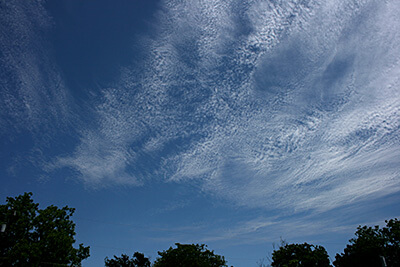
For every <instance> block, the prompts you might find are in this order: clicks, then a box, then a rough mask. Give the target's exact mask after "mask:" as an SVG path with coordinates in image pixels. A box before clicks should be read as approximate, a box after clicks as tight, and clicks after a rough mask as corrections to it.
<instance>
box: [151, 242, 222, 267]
mask: <svg viewBox="0 0 400 267" xmlns="http://www.w3.org/2000/svg"><path fill="white" fill-rule="evenodd" d="M175 245H176V246H177V247H176V248H172V247H170V248H169V249H168V250H166V251H162V252H158V255H160V258H158V259H157V260H156V261H155V263H154V267H223V266H227V265H226V261H225V258H224V257H223V256H220V255H215V254H214V251H210V250H208V249H207V247H206V246H205V245H199V244H196V245H194V244H191V245H188V244H179V243H176V244H175Z"/></svg>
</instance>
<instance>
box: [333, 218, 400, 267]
mask: <svg viewBox="0 0 400 267" xmlns="http://www.w3.org/2000/svg"><path fill="white" fill-rule="evenodd" d="M385 222H386V227H383V228H382V229H380V228H379V226H375V227H374V228H372V227H367V226H363V227H361V225H360V226H358V227H357V231H356V233H355V235H356V237H355V238H352V239H350V240H349V242H350V244H349V245H347V246H346V248H345V249H344V252H343V253H341V254H336V257H335V261H334V262H333V264H334V265H335V266H337V267H347V266H352V267H358V266H360V267H361V266H363V267H368V266H371V267H372V266H381V261H382V258H381V257H384V258H385V261H386V264H387V266H388V267H392V266H393V267H395V266H400V221H399V220H397V218H395V219H391V220H389V221H385Z"/></svg>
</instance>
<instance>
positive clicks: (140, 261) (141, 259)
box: [104, 252, 150, 267]
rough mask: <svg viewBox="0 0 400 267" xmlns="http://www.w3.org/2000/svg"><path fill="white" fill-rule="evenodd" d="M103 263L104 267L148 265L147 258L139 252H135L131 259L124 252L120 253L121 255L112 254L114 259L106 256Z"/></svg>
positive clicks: (139, 266) (142, 266)
mask: <svg viewBox="0 0 400 267" xmlns="http://www.w3.org/2000/svg"><path fill="white" fill-rule="evenodd" d="M104 263H105V266H106V267H150V260H149V258H147V257H145V256H144V254H143V253H140V252H135V253H134V254H133V257H132V259H130V258H129V256H128V255H126V254H122V255H121V257H117V256H114V259H108V257H106V258H105V260H104Z"/></svg>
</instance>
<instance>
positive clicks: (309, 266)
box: [271, 243, 331, 267]
mask: <svg viewBox="0 0 400 267" xmlns="http://www.w3.org/2000/svg"><path fill="white" fill-rule="evenodd" d="M271 266H272V267H325V266H331V265H330V262H329V256H328V253H327V252H326V250H325V248H324V247H322V246H314V245H310V244H307V243H304V244H285V245H284V246H281V247H280V248H279V249H278V250H275V251H274V252H272V263H271Z"/></svg>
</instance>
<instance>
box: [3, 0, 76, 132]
mask: <svg viewBox="0 0 400 267" xmlns="http://www.w3.org/2000/svg"><path fill="white" fill-rule="evenodd" d="M0 6H1V16H0V50H1V55H0V70H1V73H2V74H1V79H0V80H1V84H0V128H1V130H0V134H4V133H6V132H7V131H9V130H17V131H20V130H24V129H25V130H26V129H27V130H30V131H34V132H37V131H40V130H43V129H46V130H48V131H51V130H52V127H50V126H49V125H50V123H51V125H53V126H54V125H57V126H58V127H63V126H65V124H66V123H67V121H68V120H69V118H70V117H71V113H70V110H69V108H68V107H69V106H70V105H71V103H70V100H69V94H68V91H67V89H66V88H65V85H64V82H63V80H62V77H61V75H60V73H59V70H58V69H57V66H56V64H55V63H54V62H53V60H54V59H53V58H52V56H51V53H49V51H51V47H50V45H49V44H48V43H47V42H46V41H45V36H46V34H48V33H49V31H50V29H51V27H52V26H53V24H52V20H51V18H50V16H49V15H48V14H47V12H46V10H45V8H44V7H43V1H33V2H32V1H2V2H1V4H0Z"/></svg>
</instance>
